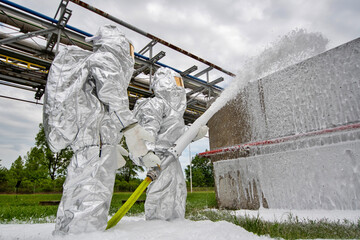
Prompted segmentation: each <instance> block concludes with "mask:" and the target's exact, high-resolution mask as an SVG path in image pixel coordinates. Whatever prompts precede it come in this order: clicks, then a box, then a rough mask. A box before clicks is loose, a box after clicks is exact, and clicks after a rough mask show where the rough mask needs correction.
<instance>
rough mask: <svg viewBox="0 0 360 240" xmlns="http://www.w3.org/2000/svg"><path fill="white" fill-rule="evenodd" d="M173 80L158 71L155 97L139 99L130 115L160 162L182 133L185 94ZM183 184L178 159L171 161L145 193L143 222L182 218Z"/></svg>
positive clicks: (171, 74) (164, 70)
mask: <svg viewBox="0 0 360 240" xmlns="http://www.w3.org/2000/svg"><path fill="white" fill-rule="evenodd" d="M174 76H180V75H178V74H177V73H176V72H174V71H173V70H171V69H168V68H159V69H158V70H157V71H156V73H155V75H154V80H153V82H152V84H151V87H152V89H153V90H154V93H155V97H153V98H147V99H139V100H138V101H137V103H136V105H135V107H134V110H133V112H134V114H135V117H136V118H137V120H138V122H139V124H140V125H141V126H143V127H144V128H145V129H146V130H147V131H149V132H151V133H152V134H153V136H154V137H155V139H156V140H155V144H152V143H149V144H148V145H147V147H148V149H149V150H151V151H154V152H155V154H156V155H157V156H159V157H160V159H161V161H164V159H165V158H166V156H168V155H167V154H169V153H167V150H168V149H169V148H170V147H171V146H172V145H173V143H174V142H175V141H176V140H177V139H178V138H179V137H180V136H181V135H182V134H183V133H184V132H185V130H186V128H185V124H184V119H183V115H184V112H185V109H186V92H185V89H184V88H183V87H178V86H177V85H176V83H175V80H174ZM186 195H187V191H186V183H185V178H184V174H183V171H182V168H181V165H180V162H179V159H176V160H175V161H172V162H171V163H170V164H169V165H168V167H167V168H165V169H164V170H162V171H161V172H160V175H159V177H158V178H157V179H156V180H155V181H153V182H152V183H151V184H150V186H149V187H148V190H147V195H146V201H145V217H146V219H147V220H152V219H160V220H173V219H177V218H180V219H181V218H184V216H185V204H186Z"/></svg>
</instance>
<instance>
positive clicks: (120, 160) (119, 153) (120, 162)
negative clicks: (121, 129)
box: [116, 144, 129, 168]
mask: <svg viewBox="0 0 360 240" xmlns="http://www.w3.org/2000/svg"><path fill="white" fill-rule="evenodd" d="M123 156H129V153H128V151H126V149H125V148H123V147H122V146H121V145H120V144H119V145H117V146H116V159H117V167H118V168H122V167H123V166H124V165H125V164H126V160H125V159H124V157H123Z"/></svg>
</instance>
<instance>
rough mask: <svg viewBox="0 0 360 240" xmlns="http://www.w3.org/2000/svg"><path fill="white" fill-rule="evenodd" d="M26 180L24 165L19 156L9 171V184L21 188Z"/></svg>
mask: <svg viewBox="0 0 360 240" xmlns="http://www.w3.org/2000/svg"><path fill="white" fill-rule="evenodd" d="M23 179H24V163H23V160H22V158H21V156H19V157H18V158H17V159H16V160H15V161H14V162H13V163H12V164H11V167H10V170H9V184H10V186H13V187H15V188H16V189H18V188H19V186H20V184H21V182H22V180H23Z"/></svg>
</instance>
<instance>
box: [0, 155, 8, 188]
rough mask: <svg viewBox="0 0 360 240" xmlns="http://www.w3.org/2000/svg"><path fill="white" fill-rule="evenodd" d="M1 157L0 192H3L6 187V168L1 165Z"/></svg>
mask: <svg viewBox="0 0 360 240" xmlns="http://www.w3.org/2000/svg"><path fill="white" fill-rule="evenodd" d="M1 161H2V160H1V159H0V192H4V191H5V190H6V188H7V175H8V170H7V169H6V168H5V167H3V166H1Z"/></svg>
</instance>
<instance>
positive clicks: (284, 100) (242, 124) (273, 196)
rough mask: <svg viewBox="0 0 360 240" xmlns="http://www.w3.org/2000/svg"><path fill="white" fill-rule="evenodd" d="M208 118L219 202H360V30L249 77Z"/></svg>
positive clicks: (233, 205)
mask: <svg viewBox="0 0 360 240" xmlns="http://www.w3.org/2000/svg"><path fill="white" fill-rule="evenodd" d="M208 126H209V128H210V131H209V136H210V151H209V152H206V153H201V154H200V155H204V156H209V157H210V158H211V159H212V161H213V163H214V177H215V190H216V196H217V200H218V204H219V207H220V208H228V209H259V208H260V207H264V208H282V209H349V210H350V209H353V210H355V209H360V38H358V39H355V40H353V41H351V42H348V43H346V44H343V45H341V46H339V47H336V48H334V49H331V50H329V51H326V52H324V53H322V54H319V55H317V56H315V57H312V58H309V59H307V60H305V61H303V62H300V63H298V64H295V65H292V66H290V67H287V68H285V69H283V70H281V71H278V72H275V73H273V74H271V75H268V76H266V77H264V78H261V79H258V80H257V81H253V82H250V83H249V84H248V85H247V86H246V87H245V88H244V89H242V90H241V91H240V92H239V94H238V95H237V96H236V98H234V99H232V100H231V101H230V102H228V103H227V104H226V105H225V106H224V107H223V108H222V109H221V110H220V111H218V112H217V113H216V114H215V115H214V116H213V117H212V118H211V119H210V121H209V122H208Z"/></svg>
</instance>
